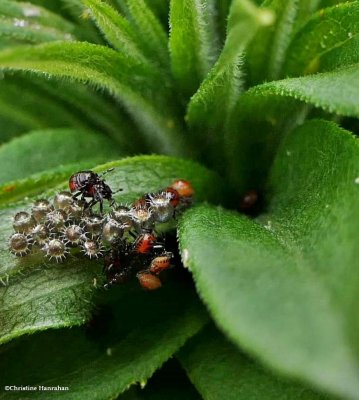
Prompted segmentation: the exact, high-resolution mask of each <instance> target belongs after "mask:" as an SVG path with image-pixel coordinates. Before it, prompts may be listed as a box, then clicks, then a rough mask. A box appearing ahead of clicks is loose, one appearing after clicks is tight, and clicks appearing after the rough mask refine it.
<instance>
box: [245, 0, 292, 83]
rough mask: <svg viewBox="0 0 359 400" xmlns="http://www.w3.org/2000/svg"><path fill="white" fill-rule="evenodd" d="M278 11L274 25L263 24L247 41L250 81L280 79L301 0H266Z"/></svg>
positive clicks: (274, 10) (266, 2)
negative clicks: (249, 41) (248, 41)
mask: <svg viewBox="0 0 359 400" xmlns="http://www.w3.org/2000/svg"><path fill="white" fill-rule="evenodd" d="M262 7H266V8H268V9H269V10H272V12H273V13H274V14H275V17H276V18H275V22H274V24H273V25H269V26H261V27H260V28H259V29H258V32H256V34H255V35H254V37H253V39H252V40H251V43H250V44H249V45H248V52H247V56H246V64H247V69H248V75H249V76H248V81H249V84H250V85H253V84H257V83H261V82H263V81H266V80H270V81H271V80H274V79H278V77H279V76H280V75H281V71H282V67H283V63H284V61H285V59H286V52H287V48H288V45H289V42H290V39H291V36H292V34H293V29H294V24H295V20H296V17H297V14H298V0H289V1H287V0H266V1H264V2H263V3H262Z"/></svg>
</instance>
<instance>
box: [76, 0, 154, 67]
mask: <svg viewBox="0 0 359 400" xmlns="http://www.w3.org/2000/svg"><path fill="white" fill-rule="evenodd" d="M83 3H84V4H85V5H86V6H87V7H88V8H89V10H90V12H91V15H92V17H93V19H94V21H95V23H96V25H97V26H98V27H99V29H100V30H101V31H102V32H103V33H104V35H105V37H106V39H107V40H108V42H109V43H110V44H112V45H113V47H114V48H115V49H117V50H118V51H120V52H123V53H124V54H126V55H127V56H128V57H134V58H135V59H141V60H142V61H143V62H147V63H148V60H146V58H145V57H144V55H143V54H142V52H141V50H140V49H139V48H138V44H137V43H136V42H137V34H136V31H135V30H134V29H133V27H132V25H131V24H130V22H129V21H128V20H127V19H126V18H125V17H123V16H122V15H121V14H119V13H118V12H117V11H116V10H115V9H113V8H112V7H111V6H109V5H108V4H106V3H104V2H102V1H99V0H83Z"/></svg>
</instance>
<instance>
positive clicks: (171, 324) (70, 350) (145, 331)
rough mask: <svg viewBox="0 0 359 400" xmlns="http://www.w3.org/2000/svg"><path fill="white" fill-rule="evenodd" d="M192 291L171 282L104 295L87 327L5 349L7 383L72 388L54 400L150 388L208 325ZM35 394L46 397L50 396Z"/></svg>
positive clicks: (104, 396) (4, 377) (56, 394)
mask: <svg viewBox="0 0 359 400" xmlns="http://www.w3.org/2000/svg"><path fill="white" fill-rule="evenodd" d="M58 269H59V268H58ZM51 272H52V271H51ZM75 279H76V277H75ZM188 289H189V288H188V287H186V285H183V284H182V285H181V284H173V283H171V282H168V285H167V286H166V287H163V288H162V289H161V290H160V291H158V292H156V293H148V292H144V291H141V289H140V288H139V287H131V288H128V287H118V288H114V289H113V290H111V292H112V293H110V292H105V293H103V294H102V296H101V297H102V299H97V301H98V302H99V311H100V312H98V313H97V314H95V315H94V317H93V319H92V320H91V323H90V324H89V326H88V327H87V329H84V328H76V329H71V330H61V331H49V332H46V333H45V332H42V333H40V334H37V335H34V336H32V337H31V338H29V337H26V338H22V339H20V340H18V341H16V342H14V343H11V344H10V345H5V346H2V347H1V361H0V366H1V369H2V374H1V377H0V382H1V385H2V386H3V387H4V386H5V385H7V384H8V382H11V385H24V383H23V382H24V380H25V381H26V382H27V383H26V384H28V385H29V386H39V385H43V386H46V387H48V386H57V385H60V386H68V387H69V390H68V391H66V392H52V393H51V397H53V398H55V399H57V398H60V397H61V398H63V397H65V398H66V399H69V400H70V399H71V400H78V399H84V398H86V399H114V398H116V397H117V395H119V394H120V393H122V392H124V391H125V390H126V389H127V388H128V387H130V386H131V385H133V384H136V383H140V382H141V383H142V384H144V383H145V382H146V381H147V379H148V378H149V377H150V376H151V375H152V374H153V373H154V372H155V370H156V369H158V368H159V367H160V366H161V365H162V364H163V363H164V362H165V361H166V360H167V359H168V358H169V357H171V356H172V355H173V354H174V353H175V352H176V351H177V350H178V349H179V348H180V347H181V346H182V345H183V344H184V343H185V342H186V340H187V339H188V338H189V337H191V336H193V335H194V334H196V333H197V332H198V331H199V330H200V329H201V328H202V326H203V325H204V323H205V322H206V321H207V315H206V313H205V312H204V310H203V308H202V307H201V306H200V304H199V302H198V300H196V298H195V297H194V293H193V291H192V292H191V290H188ZM184 292H185V293H186V296H185V297H184V298H183V299H182V300H181V301H180V302H179V301H178V298H179V297H181V296H182V294H183V293H184ZM108 298H109V299H111V300H106V299H108ZM101 311H102V312H101ZM144 311H146V312H144ZM19 363H21V368H22V374H21V376H20V374H19ZM6 394H7V393H6V392H5V397H6ZM31 397H32V398H36V399H48V398H49V392H48V391H40V390H38V391H36V392H33V393H31Z"/></svg>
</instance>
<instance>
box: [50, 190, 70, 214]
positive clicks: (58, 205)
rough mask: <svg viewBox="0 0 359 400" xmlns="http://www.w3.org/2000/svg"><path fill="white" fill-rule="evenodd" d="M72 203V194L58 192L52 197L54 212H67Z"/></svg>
mask: <svg viewBox="0 0 359 400" xmlns="http://www.w3.org/2000/svg"><path fill="white" fill-rule="evenodd" d="M72 201H73V199H72V194H71V193H70V192H59V193H57V194H56V195H55V197H54V207H55V209H56V210H64V211H67V209H68V208H69V207H70V206H71V204H72Z"/></svg>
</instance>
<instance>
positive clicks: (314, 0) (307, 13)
mask: <svg viewBox="0 0 359 400" xmlns="http://www.w3.org/2000/svg"><path fill="white" fill-rule="evenodd" d="M319 8H320V0H299V2H298V15H297V18H296V21H295V28H298V27H301V26H302V25H303V23H305V22H306V20H307V19H308V18H310V17H311V16H312V15H313V13H314V12H315V11H317V10H318V9H319Z"/></svg>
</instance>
